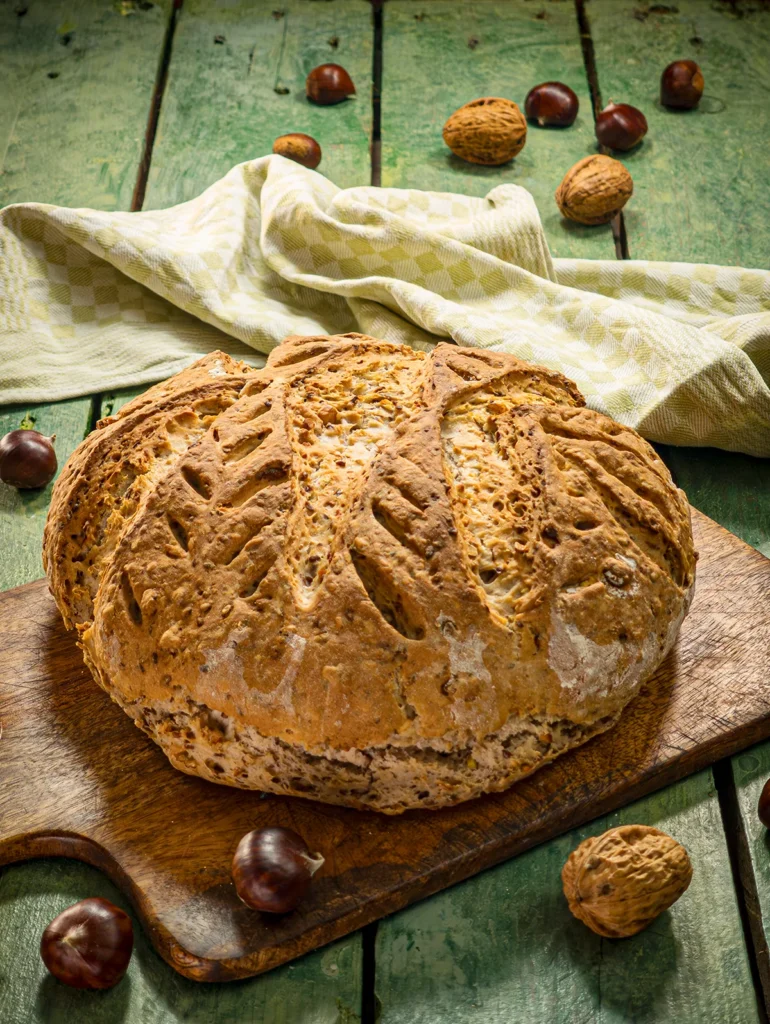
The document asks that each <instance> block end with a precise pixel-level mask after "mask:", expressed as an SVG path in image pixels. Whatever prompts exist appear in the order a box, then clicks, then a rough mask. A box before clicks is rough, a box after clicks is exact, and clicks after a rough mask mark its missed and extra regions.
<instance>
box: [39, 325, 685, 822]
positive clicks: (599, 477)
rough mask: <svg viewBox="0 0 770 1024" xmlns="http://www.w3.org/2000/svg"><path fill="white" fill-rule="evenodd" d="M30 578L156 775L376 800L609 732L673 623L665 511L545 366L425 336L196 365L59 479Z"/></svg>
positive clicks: (680, 525) (413, 803)
mask: <svg viewBox="0 0 770 1024" xmlns="http://www.w3.org/2000/svg"><path fill="white" fill-rule="evenodd" d="M45 562H46V568H47V571H48V574H49V577H50V581H51V588H52V591H53V593H54V596H55V598H56V600H57V603H58V605H59V608H60V609H61V612H62V615H63V616H64V619H65V621H66V622H67V624H68V625H70V626H73V625H76V626H77V628H78V630H79V632H80V640H81V644H82V647H83V650H84V654H85V658H86V662H87V663H88V665H89V667H90V668H91V671H92V672H93V674H94V676H95V678H96V679H97V680H98V682H99V683H100V684H101V685H102V686H103V687H104V689H105V690H106V691H107V692H108V693H110V694H111V695H112V697H113V698H114V699H115V700H116V701H117V702H118V703H119V704H120V705H121V706H122V707H123V708H124V709H125V711H126V712H127V713H128V714H129V715H131V717H132V718H133V719H134V721H135V722H136V724H137V725H138V726H139V727H140V728H142V729H143V730H144V731H145V732H146V733H147V734H148V735H149V736H151V737H152V738H153V739H154V740H155V741H156V742H157V743H159V744H160V746H161V747H162V748H163V750H164V751H165V752H166V754H167V755H168V757H169V758H170V760H171V762H172V763H173V764H174V765H175V766H176V767H178V768H180V769H181V770H182V771H186V772H190V773H192V774H195V775H200V776H202V777H204V778H207V779H211V780H212V781H214V782H220V783H225V784H228V785H233V786H241V787H244V788H253V789H262V790H268V791H271V792H275V793H286V794H293V795H296V796H306V797H312V798H315V799H319V800H324V801H327V802H330V803H338V804H347V805H350V806H352V807H359V808H374V809H377V810H381V811H385V812H388V813H399V812H401V811H403V810H406V809H408V808H415V807H441V806H444V805H446V804H452V803H456V802H458V801H460V800H466V799H468V798H470V797H473V796H477V795H478V794H480V793H484V792H489V791H492V790H500V789H504V788H505V787H506V786H509V785H510V784H511V783H512V782H513V781H514V780H515V779H518V778H520V777H521V776H523V775H526V774H528V773H529V772H532V771H533V770H534V769H536V768H538V767H539V766H540V765H542V764H544V763H545V762H546V761H549V760H551V759H552V758H554V757H556V756H557V755H558V754H560V753H562V752H564V751H565V750H567V749H568V748H570V747H574V746H576V745H578V744H580V743H583V742H584V741H585V740H587V739H588V738H589V737H591V736H593V735H595V734H596V733H598V732H601V731H602V730H604V729H607V728H609V727H610V726H611V725H612V724H613V723H614V722H615V721H616V720H617V718H618V716H619V715H620V712H621V711H622V709H623V707H624V706H625V705H626V704H627V703H628V701H629V700H630V699H631V698H632V697H633V696H634V694H635V693H636V692H637V691H638V689H639V686H640V685H641V683H642V682H643V681H644V680H645V679H646V678H648V677H649V676H650V674H651V673H652V671H653V670H654V669H655V667H656V666H657V664H658V663H659V662H660V660H661V659H662V657H663V656H664V655H665V653H666V651H668V649H669V648H670V646H671V644H672V643H673V640H674V638H675V636H676V633H677V630H678V628H679V625H680V623H681V621H682V618H683V616H684V614H685V612H686V610H687V607H688V604H689V600H690V596H691V593H692V586H693V580H694V567H695V554H694V551H693V542H692V534H691V530H690V520H689V509H688V505H687V502H686V500H685V497H684V495H683V494H682V492H681V491H679V490H677V488H676V487H675V486H674V484H673V483H672V481H671V477H670V476H669V473H668V471H667V469H666V467H665V466H664V464H663V463H662V461H661V460H660V459H659V458H658V456H657V455H656V453H655V452H654V450H653V449H652V448H651V447H650V446H649V445H648V444H647V443H646V442H645V441H644V440H642V438H640V437H639V436H638V435H637V434H636V433H635V432H634V431H633V430H630V429H629V428H627V427H623V426H621V425H619V424H618V423H615V422H613V421H612V420H610V419H608V418H607V417H605V416H602V415H600V414H599V413H596V412H592V411H590V410H588V409H586V408H584V407H583V399H582V397H581V395H580V394H579V392H578V391H577V390H576V388H575V387H574V385H573V384H571V383H570V382H569V381H568V380H566V379H565V378H564V377H562V376H561V375H559V374H556V373H552V372H550V371H547V370H543V369H540V368H538V367H532V366H529V365H527V364H524V363H522V362H520V361H518V360H516V359H514V358H512V357H510V356H505V355H500V354H496V353H490V352H484V351H479V350H471V349H464V348H457V347H455V346H452V345H446V344H441V345H438V346H437V347H436V348H435V349H434V350H433V351H432V352H431V353H430V354H429V355H426V354H425V353H422V352H417V351H413V350H411V349H408V348H404V347H401V346H398V345H393V344H389V343H387V342H383V341H377V340H375V339H372V338H366V337H364V336H362V335H343V336H337V337H312V338H289V339H287V341H285V342H284V343H283V344H282V345H281V346H279V347H278V348H277V349H276V350H275V351H274V352H273V353H272V355H271V357H270V359H269V361H268V364H267V366H266V367H265V368H264V369H262V370H252V369H249V368H248V367H246V366H244V365H242V364H236V363H234V362H233V361H232V360H230V359H229V358H228V357H227V356H224V355H222V354H221V353H215V354H214V355H212V356H208V357H206V358H205V359H202V360H200V361H199V362H198V363H196V364H195V365H194V366H193V367H191V368H190V369H189V370H186V371H185V372H184V373H181V374H178V375H177V376H176V377H173V378H172V379H171V380H169V381H167V382H165V383H164V384H162V385H159V386H158V387H156V388H153V389H152V390H151V391H150V392H148V393H147V394H146V395H144V396H142V397H141V398H140V399H137V400H136V401H134V402H132V403H131V404H130V405H128V406H126V407H125V408H124V409H122V410H121V412H120V414H119V415H118V416H117V417H115V418H113V419H110V420H106V421H103V422H102V423H101V424H100V429H99V430H97V431H96V432H95V433H94V434H92V435H91V436H90V437H89V438H88V439H87V440H86V441H85V442H84V443H83V444H82V445H81V446H80V448H79V449H78V450H77V452H76V453H75V454H74V455H73V457H72V459H71V460H70V461H69V463H68V464H67V466H66V467H65V470H64V472H63V473H62V475H61V478H60V479H59V481H58V483H57V485H56V488H55V491H54V499H53V503H52V506H51V511H50V515H49V521H48V525H47V529H46V536H45Z"/></svg>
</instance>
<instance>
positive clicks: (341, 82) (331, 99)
mask: <svg viewBox="0 0 770 1024" xmlns="http://www.w3.org/2000/svg"><path fill="white" fill-rule="evenodd" d="M355 91H356V87H355V86H354V85H353V81H352V79H351V77H350V75H349V74H348V73H347V71H346V70H345V69H344V68H343V67H340V65H339V64H319V65H318V67H317V68H313V70H312V71H311V72H310V74H309V75H308V76H307V81H306V82H305V92H306V94H307V98H308V99H309V100H312V101H313V103H318V104H319V106H322V107H329V106H331V105H332V104H333V103H341V102H342V101H343V100H345V99H347V98H348V96H353V95H354V93H355Z"/></svg>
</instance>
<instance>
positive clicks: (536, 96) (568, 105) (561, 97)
mask: <svg viewBox="0 0 770 1024" xmlns="http://www.w3.org/2000/svg"><path fill="white" fill-rule="evenodd" d="M579 106H580V102H579V100H578V98H577V96H576V95H575V93H574V92H573V91H572V89H570V87H569V86H568V85H564V83H563V82H543V83H542V84H541V85H536V86H534V87H533V88H532V89H530V90H529V92H528V93H527V98H526V99H525V100H524V112H525V113H526V115H527V117H528V118H529V119H530V121H537V123H538V124H539V125H540V127H541V128H542V127H543V126H544V125H549V126H550V125H557V126H559V127H563V128H566V127H567V126H568V125H571V124H574V121H575V118H576V117H577V114H578V108H579Z"/></svg>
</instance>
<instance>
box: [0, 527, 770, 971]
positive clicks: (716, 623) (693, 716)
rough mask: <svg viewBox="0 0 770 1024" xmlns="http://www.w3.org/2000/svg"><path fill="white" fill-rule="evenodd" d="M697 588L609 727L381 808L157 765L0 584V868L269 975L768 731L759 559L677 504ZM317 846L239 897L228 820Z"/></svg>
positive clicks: (233, 967)
mask: <svg viewBox="0 0 770 1024" xmlns="http://www.w3.org/2000/svg"><path fill="white" fill-rule="evenodd" d="M693 526H694V530H695V537H696V543H697V546H698V549H699V552H700V561H699V563H698V576H697V584H696V596H695V601H694V603H693V607H692V610H691V613H690V615H689V616H688V618H687V619H686V620H685V623H684V626H683V627H682V632H681V635H680V639H679V641H678V643H677V646H676V648H675V650H674V651H673V652H672V654H671V655H670V656H669V658H668V659H667V660H666V662H665V663H664V664H663V665H662V666H661V668H660V669H659V671H658V672H657V674H656V675H655V677H654V678H653V679H652V680H651V681H650V682H649V683H648V684H647V685H646V686H645V687H644V689H643V691H642V693H641V694H640V695H639V696H638V697H637V699H636V700H635V701H633V703H632V704H631V705H630V706H629V707H628V709H627V710H626V712H625V714H624V715H623V717H622V719H621V721H620V723H619V724H618V725H617V726H616V727H615V728H614V729H612V730H610V732H608V733H605V734H604V735H603V736H600V737H597V738H596V739H595V740H593V741H591V742H590V743H588V744H586V746H584V747H582V748H580V749H578V750H576V751H573V752H572V753H570V754H567V755H565V756H564V757H562V758H559V759H558V760H557V761H556V762H554V763H553V764H552V765H549V766H548V767H546V768H543V769H542V770H541V771H539V772H537V773H536V774H535V775H533V776H532V777H531V778H529V779H525V780H524V781H522V782H520V783H518V784H517V785H515V786H514V787H512V788H511V789H510V790H508V792H506V793H502V794H497V795H494V796H488V797H484V798H482V799H479V800H474V801H472V802H470V803H467V804H462V805H460V806H459V807H455V808H451V809H449V810H445V811H422V812H419V811H413V812H409V813H407V814H404V815H403V816H401V817H399V818H388V817H384V816H382V815H379V814H375V813H370V812H360V811H352V810H347V809H343V808H336V807H329V806H326V805H323V804H318V803H311V802H309V801H304V800H297V799H292V798H284V797H272V796H271V797H263V796H261V795H260V794H258V793H245V792H242V791H240V790H234V789H227V788H225V787H220V786H216V785H214V784H212V783H208V782H203V781H201V780H199V779H195V778H191V777H189V776H187V775H183V774H181V773H180V772H177V771H175V770H174V769H173V768H172V767H171V766H170V764H169V763H168V762H167V760H166V758H165V756H164V755H163V754H162V753H161V751H160V750H159V749H158V748H157V747H156V746H155V745H154V744H153V743H152V742H151V741H150V740H149V739H147V738H146V737H145V736H144V735H143V734H142V733H141V732H139V730H138V729H136V728H135V727H134V725H133V724H132V722H131V721H130V720H129V718H128V717H127V716H126V715H125V714H124V713H123V712H122V711H121V710H120V709H119V708H118V707H117V705H115V704H113V703H112V702H111V701H110V699H109V697H108V696H107V695H106V694H105V693H103V692H102V691H101V690H100V689H99V688H98V687H97V686H96V684H95V683H94V682H93V681H92V679H91V677H90V675H89V674H88V672H87V670H86V669H85V667H84V666H83V662H82V659H81V656H80V652H79V651H78V649H77V647H76V646H75V642H74V638H73V637H72V635H70V634H67V633H66V632H65V631H64V628H63V626H62V625H61V622H60V620H59V616H58V613H57V611H56V608H55V606H54V603H53V601H52V599H51V597H50V596H49V594H48V590H47V587H46V583H45V581H43V580H39V581H38V582H36V583H30V584H28V585H27V586H24V587H18V588H17V589H16V590H10V591H8V592H6V593H4V594H0V631H1V633H2V635H1V636H0V723H2V738H1V739H0V864H3V863H10V862H11V861H18V860H25V859H27V858H30V857H45V856H67V857H76V858H78V859H80V860H84V861H87V862H88V863H89V864H95V865H96V866H97V867H99V868H102V869H103V870H104V871H105V872H106V873H107V874H108V875H109V876H110V877H111V878H112V879H113V880H114V881H115V882H116V883H117V884H118V885H119V886H120V887H121V888H122V889H123V890H124V891H125V892H126V894H127V895H128V896H129V897H130V898H131V900H132V901H133V903H134V906H135V907H136V910H137V912H138V913H139V916H140V917H141V919H142V921H143V923H144V925H145V927H146V928H147V931H148V932H149V934H150V936H151V937H152V940H153V942H154V944H155V946H156V948H157V949H158V951H159V952H160V954H161V955H162V956H163V957H164V958H165V959H166V960H167V961H168V963H170V964H171V966H172V967H174V968H175V969H176V970H177V971H179V972H180V973H181V974H184V975H186V976H187V977H188V978H193V979H196V980H199V981H226V980H229V979H232V978H242V977H245V976H247V975H251V974H257V973H259V972H260V971H265V970H268V969H269V968H271V967H275V966H277V965H278V964H281V963H284V962H285V961H287V960H291V959H292V958H293V957H296V956H299V955H300V954H302V953H305V952H307V951H308V950H311V949H314V948H316V947H317V946H320V945H323V944H324V943H326V942H330V941H331V940H332V939H335V938H338V937H339V936H341V935H344V934H346V933H347V932H350V931H353V930H354V929H357V928H360V927H361V926H362V925H364V924H366V923H368V922H370V921H373V920H375V919H377V918H379V917H382V916H383V915H384V914H389V913H391V912H392V911H394V910H398V909H399V908H400V907H404V906H406V905H407V904H408V903H412V902H414V901H415V900H418V899H421V898H422V897H423V896H427V895H428V894H430V893H433V892H437V891H438V890H439V889H443V888H445V887H446V886H449V885H452V884H453V883H455V882H458V881H460V880H461V879H463V878H468V877H469V876H470V875H473V874H475V873H476V872H478V871H480V870H481V869H482V868H485V867H489V866H490V865H492V864H496V863H498V862H499V861H501V860H505V859H506V858H508V857H510V856H512V855H513V854H516V853H520V852H521V851H522V850H525V849H527V848H528V847H531V846H534V845H535V844H536V843H540V842H542V841H543V840H545V839H549V838H551V837H552V836H556V835H559V834H560V833H562V832H565V831H567V830H568V829H571V828H573V827H575V826H576V825H579V824H581V823H583V822H585V821H587V820H589V819H590V818H594V817H596V816H597V815H600V814H605V813H607V812H608V811H610V810H613V809H614V808H617V807H619V806H620V805H621V804H624V803H628V802H629V801H630V800H633V799H635V798H637V797H639V796H641V795H642V794H644V793H648V792H650V791H651V790H653V789H657V788H660V787H661V786H665V785H667V784H668V783H670V782H673V781H674V780H675V779H678V778H681V777H682V776H684V775H687V774H689V773H691V772H694V771H697V770H698V769H700V768H703V767H704V766H706V765H708V764H711V763H712V762H713V761H715V760H716V759H718V758H721V757H725V756H727V755H730V754H734V753H735V752H737V751H738V750H741V749H742V748H744V747H746V746H748V745H749V744H752V743H755V742H756V741H758V740H760V739H763V738H764V737H766V736H768V735H770V668H769V667H768V666H769V663H770V560H769V559H767V558H765V557H764V556H763V555H761V554H759V552H757V551H755V550H754V549H752V548H750V547H748V546H747V545H746V544H744V543H743V542H742V541H740V540H738V539H737V538H736V537H734V536H733V535H732V534H730V533H728V532H727V531H725V530H723V529H722V528H721V527H720V526H718V525H717V524H716V523H714V522H712V521H711V520H710V519H707V518H706V517H705V516H703V515H701V514H700V513H698V512H695V511H693ZM264 825H285V826H288V827H290V828H293V829H295V830H296V831H297V832H299V833H300V834H301V835H303V836H304V837H305V839H306V840H307V842H308V844H309V845H310V847H311V849H317V850H320V851H322V852H323V854H324V855H325V857H326V864H325V865H324V867H323V868H322V870H321V871H320V872H319V874H318V875H316V877H315V879H314V882H313V885H312V887H311V890H310V895H309V897H308V898H307V899H306V901H305V903H304V904H303V905H302V907H301V908H300V909H299V910H297V911H295V912H294V913H293V914H288V915H286V916H284V917H270V916H264V915H261V914H259V913H257V912H255V911H251V910H248V909H247V908H246V907H244V906H243V905H242V904H241V903H240V902H239V900H238V899H237V897H236V895H235V890H234V887H233V885H232V883H231V881H230V875H229V865H230V861H231V858H232V854H233V850H234V848H235V845H236V843H237V841H238V839H239V838H240V837H241V835H243V833H244V832H247V831H249V830H250V829H253V828H258V827H260V826H264Z"/></svg>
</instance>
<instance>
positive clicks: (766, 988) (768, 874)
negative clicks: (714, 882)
mask: <svg viewBox="0 0 770 1024" xmlns="http://www.w3.org/2000/svg"><path fill="white" fill-rule="evenodd" d="M732 774H733V780H734V784H735V789H736V802H737V808H736V810H737V813H736V815H735V820H734V821H733V822H732V823H731V824H732V826H733V828H734V830H735V841H736V845H737V852H738V864H739V869H740V875H741V884H742V886H743V890H744V892H745V894H746V904H747V908H748V912H749V913H748V918H749V926H750V928H751V934H752V940H753V944H754V950H755V956H756V959H757V967H758V973H759V978H760V984H761V987H762V990H763V994H764V998H765V1006H766V1007H767V1008H768V1010H770V954H769V953H768V934H770V832H768V830H767V829H766V828H765V826H764V825H763V824H762V823H761V822H760V820H759V817H758V814H757V804H758V803H759V797H760V794H761V793H762V790H763V788H764V786H765V783H766V782H767V780H768V779H769V778H770V743H762V744H760V745H758V746H756V747H753V748H752V749H751V750H747V751H746V752H745V753H744V754H739V755H738V756H737V757H734V758H733V759H732Z"/></svg>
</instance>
